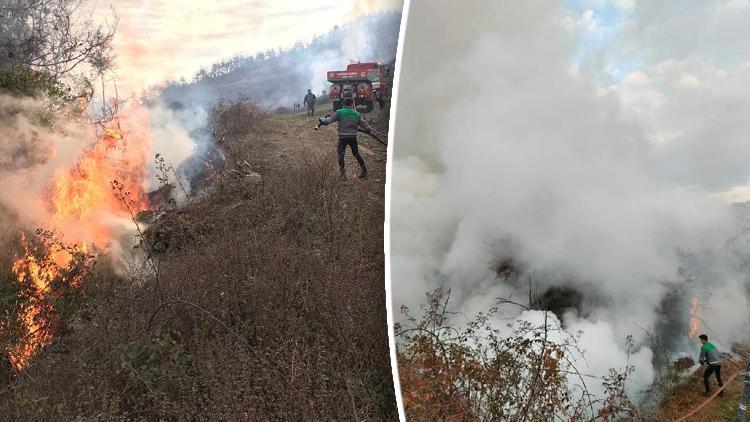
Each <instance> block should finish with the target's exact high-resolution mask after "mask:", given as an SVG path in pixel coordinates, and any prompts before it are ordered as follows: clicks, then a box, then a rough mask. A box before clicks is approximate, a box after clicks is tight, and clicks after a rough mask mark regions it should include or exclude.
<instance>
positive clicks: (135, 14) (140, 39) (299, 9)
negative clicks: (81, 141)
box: [92, 0, 403, 94]
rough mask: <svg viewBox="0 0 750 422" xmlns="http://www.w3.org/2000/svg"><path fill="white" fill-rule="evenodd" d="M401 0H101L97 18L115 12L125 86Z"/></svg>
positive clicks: (296, 36) (271, 44)
mask: <svg viewBox="0 0 750 422" xmlns="http://www.w3.org/2000/svg"><path fill="white" fill-rule="evenodd" d="M92 1H93V0H92ZM402 6H403V0H315V1H309V0H224V1H221V2H213V1H198V0H117V1H111V0H110V1H107V0H97V2H96V3H95V4H94V8H95V16H96V17H97V18H98V19H109V20H111V19H112V9H114V12H115V14H116V15H117V18H118V20H119V21H118V29H117V34H116V38H115V42H114V52H115V55H116V57H117V58H116V66H117V73H116V79H117V85H118V89H119V91H120V92H121V93H123V92H124V93H126V94H130V93H132V92H140V91H141V90H142V89H144V88H147V87H149V86H154V85H158V84H160V83H162V82H163V81H165V80H179V79H180V78H182V77H184V78H185V79H187V80H190V78H191V77H192V76H193V75H194V74H195V73H196V72H197V71H198V70H199V69H200V68H201V67H202V66H204V67H208V66H210V65H211V64H212V63H214V62H216V61H218V60H220V59H222V58H227V57H231V56H235V55H239V54H254V53H256V52H259V51H264V50H268V49H272V48H276V49H278V48H279V47H282V48H287V47H290V46H293V45H294V43H295V42H297V41H303V42H304V41H308V40H310V39H311V38H313V37H314V36H315V35H318V34H322V33H325V32H327V31H328V30H330V29H332V28H333V27H334V26H335V25H341V24H344V23H346V22H348V21H351V20H353V19H355V18H357V17H359V16H362V15H364V14H368V13H374V12H378V11H383V10H394V9H400V8H401V7H402Z"/></svg>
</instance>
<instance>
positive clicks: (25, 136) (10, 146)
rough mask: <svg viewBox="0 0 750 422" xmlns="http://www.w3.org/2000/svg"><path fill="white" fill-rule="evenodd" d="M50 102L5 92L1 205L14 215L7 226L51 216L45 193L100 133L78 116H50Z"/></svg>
mask: <svg viewBox="0 0 750 422" xmlns="http://www.w3.org/2000/svg"><path fill="white" fill-rule="evenodd" d="M47 107H48V106H47V105H46V104H44V103H43V102H41V101H39V100H36V99H32V98H16V97H11V96H7V95H0V157H2V158H0V210H5V211H4V214H6V215H3V216H2V217H3V218H4V219H7V220H9V221H10V219H11V215H12V216H13V217H14V223H12V224H8V225H7V226H6V227H5V228H6V229H10V228H14V229H16V230H17V229H18V227H17V226H16V222H20V224H22V225H24V226H25V227H28V225H31V224H33V223H35V222H37V221H40V220H43V219H46V218H47V211H48V210H47V208H46V207H45V206H44V204H43V202H42V201H41V199H40V198H43V197H44V196H45V193H44V191H45V189H47V188H48V186H49V181H50V180H51V179H52V177H53V175H54V172H55V171H56V170H57V169H58V168H60V167H61V166H68V165H70V164H71V163H73V162H75V160H76V158H77V157H78V156H79V154H80V153H81V152H82V151H83V150H84V149H85V148H86V146H87V145H88V140H90V139H92V138H93V137H94V136H95V135H94V128H93V126H91V125H87V124H85V123H82V122H80V121H77V120H73V119H60V120H55V121H54V124H52V123H51V122H50V121H45V118H44V116H45V115H46V113H47ZM16 219H18V220H16ZM32 227H33V226H32Z"/></svg>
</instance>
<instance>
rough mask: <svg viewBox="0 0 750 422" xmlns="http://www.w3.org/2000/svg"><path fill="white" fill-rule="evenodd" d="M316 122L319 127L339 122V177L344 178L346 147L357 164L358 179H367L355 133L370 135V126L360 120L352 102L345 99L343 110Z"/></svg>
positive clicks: (363, 120) (360, 117)
mask: <svg viewBox="0 0 750 422" xmlns="http://www.w3.org/2000/svg"><path fill="white" fill-rule="evenodd" d="M318 121H319V124H320V125H330V124H331V123H333V122H339V127H338V135H339V145H338V154H339V170H340V171H341V176H342V177H346V172H345V171H344V153H345V152H346V147H347V146H348V147H350V148H351V149H352V155H353V156H354V158H355V159H356V160H357V163H359V168H360V173H359V176H358V178H360V179H367V167H365V160H363V159H362V156H361V155H359V147H358V145H357V132H358V131H360V130H361V131H362V132H364V133H370V126H368V125H367V122H366V121H365V119H364V118H362V115H361V114H359V112H358V111H357V110H355V109H354V101H353V100H352V99H351V98H345V99H344V107H343V108H340V109H338V110H336V112H335V113H333V114H330V115H328V116H326V117H322V118H320V119H319V120H318Z"/></svg>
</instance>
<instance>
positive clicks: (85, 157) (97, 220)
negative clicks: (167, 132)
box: [6, 104, 150, 370]
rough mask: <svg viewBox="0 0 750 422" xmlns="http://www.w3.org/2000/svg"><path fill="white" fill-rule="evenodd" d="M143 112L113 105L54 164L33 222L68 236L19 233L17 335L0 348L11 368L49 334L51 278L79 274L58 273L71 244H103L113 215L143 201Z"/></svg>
mask: <svg viewBox="0 0 750 422" xmlns="http://www.w3.org/2000/svg"><path fill="white" fill-rule="evenodd" d="M147 117H148V116H147V114H146V110H145V108H143V107H142V106H140V105H138V104H134V105H132V106H131V107H129V108H128V109H127V110H124V111H122V110H121V114H120V115H118V117H116V118H115V119H113V120H112V121H110V122H108V123H106V124H105V125H104V126H103V127H102V130H101V131H100V134H99V135H98V137H97V139H96V140H95V141H94V142H93V143H92V145H91V146H90V147H89V148H88V149H87V150H86V151H84V152H83V153H82V155H81V156H80V157H79V158H78V160H77V161H76V162H75V163H74V164H73V165H71V166H64V167H60V168H58V169H57V170H56V171H55V173H54V176H53V178H52V180H51V182H50V185H49V189H48V191H47V197H46V198H43V200H44V201H45V202H46V203H47V204H48V208H49V217H48V219H47V221H40V224H41V225H42V226H44V227H49V228H51V230H52V231H54V232H55V233H59V234H61V235H62V236H64V237H65V240H66V241H72V242H75V245H74V246H72V247H71V248H72V249H71V250H65V249H62V248H59V247H58V248H55V247H53V245H51V244H49V243H44V244H43V245H41V248H42V250H41V251H35V250H33V248H32V247H31V245H30V242H29V241H28V240H27V239H26V237H25V236H24V235H23V234H22V235H21V238H20V243H21V246H22V249H23V255H22V256H21V257H19V258H18V259H16V260H15V262H14V263H13V268H12V269H13V272H14V274H15V275H16V279H17V281H18V283H19V285H20V286H22V287H23V288H22V289H21V292H20V293H19V297H20V298H21V299H23V300H22V301H21V303H23V304H24V305H23V306H22V309H21V310H20V313H19V320H20V322H21V324H22V326H23V330H24V332H25V335H24V336H23V337H22V338H21V340H20V341H19V343H18V344H16V345H15V346H13V347H11V348H9V349H7V350H6V352H7V354H8V356H9V359H10V362H11V364H12V365H13V366H14V367H15V368H16V369H17V370H21V369H23V368H25V367H27V366H28V363H29V360H30V359H31V358H32V357H33V356H34V355H36V354H37V353H38V352H39V351H40V350H41V349H43V348H44V347H46V346H47V345H49V344H50V343H51V341H52V338H53V327H52V326H53V319H54V307H53V306H52V304H51V303H50V301H49V299H48V297H49V295H54V294H55V292H54V288H53V281H55V280H59V281H60V282H63V283H66V284H68V285H70V286H72V287H77V286H78V285H79V283H80V282H81V281H82V280H81V277H80V276H76V277H72V278H70V279H66V276H65V274H66V271H65V270H66V269H67V267H68V266H69V265H70V263H71V261H72V259H73V255H72V254H71V252H72V253H76V252H80V253H89V252H90V251H92V250H106V249H107V248H108V247H109V245H110V244H111V242H112V240H113V239H114V238H115V236H116V233H115V232H114V231H113V221H116V219H123V218H131V217H132V215H133V214H135V213H137V212H139V211H142V210H145V209H147V208H148V201H147V196H146V194H145V182H144V181H145V180H146V168H147V165H146V162H147V157H148V156H149V155H150V150H149V147H150V142H149V137H148V134H149V127H148V118H147ZM113 181H117V182H118V186H120V187H121V188H122V191H120V194H121V195H122V196H121V197H119V198H118V197H116V196H115V195H114V194H113V191H112V190H113V185H112V183H113ZM123 197H124V198H123ZM35 252H36V253H35Z"/></svg>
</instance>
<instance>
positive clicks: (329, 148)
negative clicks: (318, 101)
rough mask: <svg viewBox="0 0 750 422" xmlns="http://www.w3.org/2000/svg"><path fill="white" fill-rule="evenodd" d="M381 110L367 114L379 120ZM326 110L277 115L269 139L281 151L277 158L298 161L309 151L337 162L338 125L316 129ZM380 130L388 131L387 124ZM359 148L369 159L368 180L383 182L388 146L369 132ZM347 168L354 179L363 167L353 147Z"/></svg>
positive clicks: (372, 118)
mask: <svg viewBox="0 0 750 422" xmlns="http://www.w3.org/2000/svg"><path fill="white" fill-rule="evenodd" d="M380 113H382V112H381V111H377V110H376V111H373V112H371V113H367V114H363V116H364V117H365V119H367V121H368V122H370V121H371V120H375V121H377V120H379V118H380V117H381V116H380ZM324 114H325V112H318V113H317V114H316V116H315V117H313V118H308V117H306V116H305V115H304V114H301V113H294V114H285V115H279V116H274V117H273V118H272V125H273V126H274V127H273V129H272V132H271V133H270V134H269V137H268V139H267V140H268V141H269V143H270V144H271V145H272V146H273V148H274V150H276V151H277V154H276V155H277V158H280V159H281V163H279V164H282V163H284V162H287V163H289V162H298V161H301V160H303V159H304V157H305V156H306V155H309V154H316V155H319V154H325V155H326V156H328V157H330V160H331V164H332V165H333V166H337V163H336V160H337V156H336V145H337V137H336V128H335V124H333V125H330V126H324V127H321V128H320V130H315V127H314V126H315V123H316V122H317V120H318V117H322V116H323V115H324ZM375 128H376V129H377V130H378V131H381V132H382V131H384V130H385V129H384V128H381V127H378V126H377V124H375ZM359 151H360V154H361V155H362V158H364V160H365V165H366V166H367V169H368V172H369V173H370V180H368V181H367V182H364V181H363V182H364V183H368V182H375V183H378V182H383V180H384V178H385V158H386V152H385V147H384V146H383V145H381V144H380V143H378V142H377V141H375V140H374V139H371V138H369V136H367V135H365V134H360V136H359ZM345 157H346V172H347V177H348V178H349V180H351V179H352V178H353V177H354V176H355V175H356V174H357V173H358V171H359V167H358V165H357V162H356V161H355V160H354V157H352V155H351V151H350V150H349V149H347V151H346V155H345Z"/></svg>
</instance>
